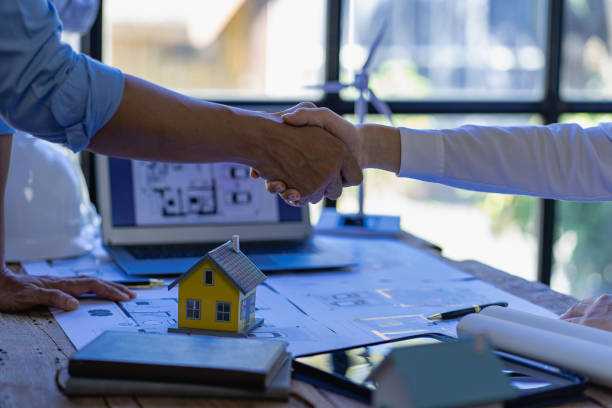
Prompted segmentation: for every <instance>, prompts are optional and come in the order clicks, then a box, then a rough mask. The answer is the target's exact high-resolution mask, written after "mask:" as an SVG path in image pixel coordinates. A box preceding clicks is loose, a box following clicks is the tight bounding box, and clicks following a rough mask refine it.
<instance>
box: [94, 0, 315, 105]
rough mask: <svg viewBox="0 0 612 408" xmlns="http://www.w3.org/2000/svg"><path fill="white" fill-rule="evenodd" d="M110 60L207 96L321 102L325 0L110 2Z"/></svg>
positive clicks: (106, 13) (107, 41)
mask: <svg viewBox="0 0 612 408" xmlns="http://www.w3.org/2000/svg"><path fill="white" fill-rule="evenodd" d="M103 21H104V29H103V34H104V41H103V44H104V50H103V59H104V62H106V63H109V64H112V65H114V66H116V67H118V68H120V69H122V70H123V71H125V72H127V73H131V74H135V75H138V76H141V77H144V78H145V79H147V80H149V81H152V82H155V83H157V84H160V85H163V86H166V87H168V88H171V89H174V90H176V91H179V92H182V93H187V94H189V95H192V96H196V97H201V98H207V99H220V100H224V99H240V100H251V99H278V100H283V99H303V100H311V99H315V100H316V99H318V98H320V96H321V92H320V91H317V90H312V89H307V88H306V86H307V85H312V84H318V83H321V82H322V81H323V79H324V65H325V64H324V58H325V52H324V35H325V2H324V0H313V1H308V2H294V1H287V0H262V1H247V0H226V1H216V0H177V1H173V2H168V1H161V0H146V1H145V0H130V1H120V0H107V1H105V2H104V20H103Z"/></svg>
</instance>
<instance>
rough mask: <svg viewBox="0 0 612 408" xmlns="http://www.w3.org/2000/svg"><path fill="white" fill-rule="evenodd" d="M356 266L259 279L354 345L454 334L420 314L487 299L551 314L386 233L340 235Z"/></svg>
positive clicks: (451, 324) (339, 245) (450, 325)
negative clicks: (383, 236) (380, 235)
mask: <svg viewBox="0 0 612 408" xmlns="http://www.w3.org/2000/svg"><path fill="white" fill-rule="evenodd" d="M334 244H335V246H336V249H340V250H344V251H351V252H352V253H353V255H354V256H356V257H357V258H358V259H359V260H360V266H359V267H357V268H354V269H352V270H350V271H334V272H319V273H310V274H304V273H294V274H286V275H281V276H270V277H269V279H268V281H267V283H268V285H270V286H271V287H273V288H274V289H276V290H277V291H278V292H279V293H282V294H283V295H284V296H286V297H287V298H289V299H291V300H292V302H293V303H294V304H295V305H296V306H298V307H299V308H300V309H302V310H303V311H304V312H305V313H307V314H308V315H310V316H313V318H315V319H316V320H317V321H319V322H321V323H322V324H324V325H325V326H327V327H329V328H330V329H333V330H334V331H336V332H337V333H340V334H342V335H344V336H345V337H347V338H350V339H353V343H354V344H359V343H364V342H367V341H370V342H371V341H381V340H388V339H394V338H399V337H405V336H409V335H413V334H420V333H431V332H438V333H442V334H447V335H451V336H456V331H455V326H456V321H455V320H452V321H442V322H432V321H429V320H427V316H430V315H433V314H437V313H441V312H446V311H450V310H455V309H461V308H464V307H469V306H472V305H477V304H483V303H489V302H501V301H505V302H508V303H509V305H510V306H511V307H513V308H516V309H520V310H524V311H527V312H531V313H534V314H538V315H543V316H555V315H554V314H553V313H551V312H549V311H547V310H546V309H544V308H541V307H539V306H536V305H534V304H532V303H530V302H528V301H526V300H523V299H521V298H519V297H517V296H514V295H511V294H509V293H507V292H504V291H503V290H501V289H499V288H496V287H494V286H492V285H490V284H487V283H485V282H482V281H480V280H478V279H476V278H475V277H474V276H472V275H469V274H467V273H465V272H462V271H460V270H458V269H456V268H454V267H452V266H450V265H448V264H446V263H445V262H443V261H441V260H439V259H437V258H434V257H433V256H431V255H429V254H427V253H424V252H422V251H419V250H416V249H414V248H412V247H409V246H407V245H404V244H402V243H400V242H397V241H394V240H390V239H377V240H372V239H359V238H350V239H347V238H341V239H336V240H335V241H334Z"/></svg>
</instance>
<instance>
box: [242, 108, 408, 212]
mask: <svg viewBox="0 0 612 408" xmlns="http://www.w3.org/2000/svg"><path fill="white" fill-rule="evenodd" d="M268 118H269V119H271V120H273V121H276V122H277V123H278V124H280V125H282V126H283V127H284V131H283V137H282V138H278V137H276V138H275V137H274V134H272V133H270V134H269V135H267V136H269V138H267V139H266V138H264V140H266V142H265V144H266V145H265V146H264V149H265V150H266V154H265V155H264V157H265V159H264V160H261V161H260V162H259V163H258V164H256V165H254V166H251V177H253V178H259V177H262V178H264V179H265V180H266V188H267V190H268V191H269V192H270V193H272V194H279V195H280V196H281V197H282V198H283V200H285V202H287V203H288V204H290V205H293V206H302V205H306V204H308V203H316V202H318V201H320V200H321V199H322V198H323V197H327V198H330V199H332V200H335V199H337V198H338V197H340V195H341V194H342V188H343V187H347V186H354V185H358V184H361V182H362V180H363V175H362V169H365V168H367V167H379V168H383V169H387V168H386V167H388V166H374V164H375V163H373V162H372V156H373V155H372V153H373V152H374V151H376V150H377V149H376V148H375V147H376V144H377V142H376V141H375V140H374V139H375V138H374V137H373V136H375V135H374V133H376V132H371V131H367V130H366V128H370V130H374V129H372V128H377V127H378V126H376V125H365V126H356V125H353V124H352V123H350V122H348V121H347V120H345V119H343V118H342V117H340V116H339V115H337V114H336V113H334V112H332V111H331V110H329V109H327V108H317V107H316V106H315V105H314V104H312V103H309V102H302V103H300V104H298V105H296V106H294V107H292V108H290V109H288V110H285V111H282V112H278V113H274V114H272V115H268ZM380 128H382V126H381V127H380ZM393 130H395V129H393ZM396 132H397V131H396ZM273 133H276V132H273ZM368 136H372V137H368ZM372 142H374V143H372ZM378 142H382V141H381V140H378ZM397 143H399V136H398V137H397ZM381 146H382V144H381ZM391 156H392V155H391ZM397 156H398V160H397V161H398V162H399V151H398V152H397ZM397 167H399V164H398V165H397ZM388 170H393V169H391V168H389V169H388ZM395 170H396V171H397V169H395Z"/></svg>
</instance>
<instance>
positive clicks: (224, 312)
mask: <svg viewBox="0 0 612 408" xmlns="http://www.w3.org/2000/svg"><path fill="white" fill-rule="evenodd" d="M219 306H221V307H222V310H219ZM225 306H227V310H225ZM219 313H221V315H219ZM226 315H227V320H224V319H225V317H226ZM219 316H221V317H222V319H219ZM215 321H217V322H219V323H231V322H232V302H217V303H216V305H215Z"/></svg>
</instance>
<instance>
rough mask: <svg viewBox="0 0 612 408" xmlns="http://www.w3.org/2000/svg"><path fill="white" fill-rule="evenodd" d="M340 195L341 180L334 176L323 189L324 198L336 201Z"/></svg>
mask: <svg viewBox="0 0 612 408" xmlns="http://www.w3.org/2000/svg"><path fill="white" fill-rule="evenodd" d="M341 194H342V180H341V178H340V176H336V177H334V179H333V180H332V181H331V182H330V183H329V184H328V186H327V188H326V189H325V197H327V198H329V199H330V200H337V199H338V198H339V197H340V195H341Z"/></svg>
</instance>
